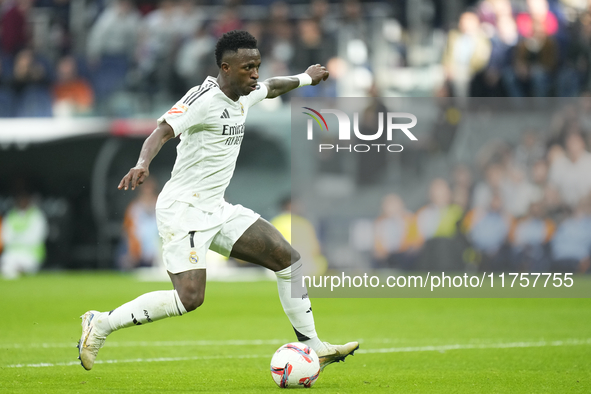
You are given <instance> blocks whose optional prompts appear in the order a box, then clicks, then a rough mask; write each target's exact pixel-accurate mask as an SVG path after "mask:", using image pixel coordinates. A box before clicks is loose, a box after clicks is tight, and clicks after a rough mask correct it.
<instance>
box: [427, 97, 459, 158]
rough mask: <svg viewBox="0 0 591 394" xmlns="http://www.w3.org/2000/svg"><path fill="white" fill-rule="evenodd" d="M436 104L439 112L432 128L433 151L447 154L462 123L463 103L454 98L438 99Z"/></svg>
mask: <svg viewBox="0 0 591 394" xmlns="http://www.w3.org/2000/svg"><path fill="white" fill-rule="evenodd" d="M436 103H437V107H438V108H437V110H438V112H437V118H436V119H435V123H434V124H433V126H432V138H431V141H430V144H431V149H432V150H433V151H435V152H441V153H444V154H447V153H449V151H450V149H451V147H452V145H453V142H454V139H455V137H456V133H457V131H458V128H459V126H460V122H461V121H462V110H461V108H460V106H461V105H460V104H461V103H460V102H459V100H458V99H455V98H452V97H437V99H436Z"/></svg>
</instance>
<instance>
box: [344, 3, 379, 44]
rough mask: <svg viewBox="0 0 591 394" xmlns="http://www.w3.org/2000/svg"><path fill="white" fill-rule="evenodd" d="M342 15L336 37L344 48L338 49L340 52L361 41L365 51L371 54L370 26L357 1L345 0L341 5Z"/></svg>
mask: <svg viewBox="0 0 591 394" xmlns="http://www.w3.org/2000/svg"><path fill="white" fill-rule="evenodd" d="M342 10H343V14H342V16H341V20H340V23H339V28H338V31H337V35H338V37H339V43H340V44H341V43H342V44H344V45H345V47H342V46H341V47H340V48H339V49H340V50H341V51H343V50H344V51H346V50H348V48H347V47H346V46H348V45H349V44H350V43H351V42H352V41H354V40H361V41H362V42H363V43H364V44H365V46H366V51H367V52H371V44H372V40H371V35H370V24H369V22H368V21H367V19H366V15H365V12H364V10H363V7H362V5H361V2H360V1H359V0H345V1H344V4H343V8H342Z"/></svg>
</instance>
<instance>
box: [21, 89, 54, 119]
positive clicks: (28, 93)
mask: <svg viewBox="0 0 591 394" xmlns="http://www.w3.org/2000/svg"><path fill="white" fill-rule="evenodd" d="M16 116H17V117H21V118H25V117H26V118H41V117H51V116H53V110H52V98H51V93H50V92H49V89H48V88H46V87H44V86H35V85H32V86H29V87H27V88H26V89H25V90H24V91H23V92H22V93H21V94H20V96H19V97H18V100H17V103H16Z"/></svg>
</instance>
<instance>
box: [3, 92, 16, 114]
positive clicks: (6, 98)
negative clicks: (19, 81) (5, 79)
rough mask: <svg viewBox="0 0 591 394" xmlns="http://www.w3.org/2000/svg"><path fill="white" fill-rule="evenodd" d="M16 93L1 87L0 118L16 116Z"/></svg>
mask: <svg viewBox="0 0 591 394" xmlns="http://www.w3.org/2000/svg"><path fill="white" fill-rule="evenodd" d="M13 104H14V94H13V93H12V91H11V90H10V89H8V88H0V118H9V117H12V116H14V112H13Z"/></svg>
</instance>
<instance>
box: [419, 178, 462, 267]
mask: <svg viewBox="0 0 591 394" xmlns="http://www.w3.org/2000/svg"><path fill="white" fill-rule="evenodd" d="M429 197H430V200H431V201H430V203H429V204H428V205H426V206H425V207H423V208H421V209H420V210H419V211H418V212H417V215H416V216H417V230H418V243H419V244H420V243H421V242H424V244H423V246H422V249H421V251H420V253H419V256H418V258H417V268H420V269H426V270H428V269H432V268H437V269H449V270H452V269H460V268H462V250H461V244H460V243H458V242H457V241H458V240H457V236H458V227H459V223H460V221H461V220H462V216H463V214H464V212H463V210H462V208H461V207H460V206H459V205H456V204H454V203H453V202H452V195H451V190H450V187H449V184H448V183H447V181H445V180H444V179H441V178H437V179H434V180H433V181H432V182H431V186H430V188H429Z"/></svg>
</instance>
